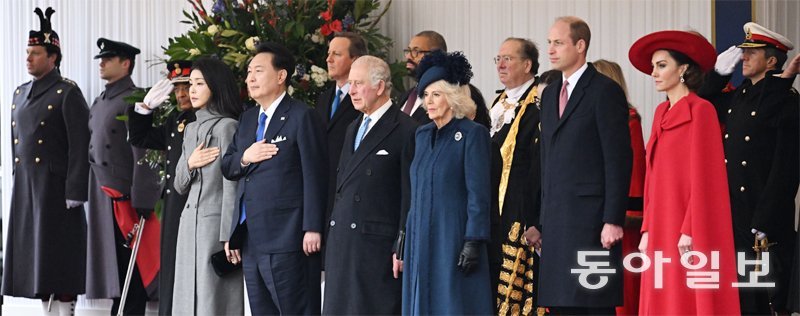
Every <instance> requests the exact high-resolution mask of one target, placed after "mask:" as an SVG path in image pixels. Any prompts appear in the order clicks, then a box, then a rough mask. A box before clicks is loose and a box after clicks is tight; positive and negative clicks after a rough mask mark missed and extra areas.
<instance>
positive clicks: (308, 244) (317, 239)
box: [303, 232, 322, 256]
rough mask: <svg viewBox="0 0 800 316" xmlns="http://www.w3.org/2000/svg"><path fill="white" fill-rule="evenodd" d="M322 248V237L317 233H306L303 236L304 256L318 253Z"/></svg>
mask: <svg viewBox="0 0 800 316" xmlns="http://www.w3.org/2000/svg"><path fill="white" fill-rule="evenodd" d="M321 248H322V235H320V233H318V232H306V234H305V236H303V252H305V253H306V256H310V255H311V254H314V253H317V252H319V250H320V249H321Z"/></svg>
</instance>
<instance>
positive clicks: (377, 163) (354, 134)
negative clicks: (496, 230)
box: [323, 56, 417, 315]
mask: <svg viewBox="0 0 800 316" xmlns="http://www.w3.org/2000/svg"><path fill="white" fill-rule="evenodd" d="M375 79H377V81H373V80H375ZM391 80H392V79H391V74H390V71H389V65H388V64H386V62H385V61H383V60H381V59H380V58H377V57H374V56H362V57H360V58H359V59H358V60H356V61H355V62H354V63H353V66H352V69H351V70H350V75H349V80H348V81H349V82H350V84H351V87H350V97H351V98H352V99H353V105H354V106H355V109H356V110H358V111H360V112H361V113H363V115H362V116H360V117H359V119H357V120H355V121H353V122H352V123H351V124H350V125H349V126H348V128H347V134H346V137H345V142H344V148H343V149H342V157H341V158H342V159H341V161H340V162H339V168H338V170H339V172H338V178H337V181H336V191H335V194H336V197H335V202H334V207H333V213H332V214H331V218H330V222H329V223H328V226H329V233H328V240H327V244H326V253H327V255H326V259H325V271H326V277H325V278H326V282H325V283H326V285H325V286H326V288H327V289H328V290H326V291H325V299H324V306H323V314H328V315H347V314H350V315H367V314H379V315H391V314H399V313H400V307H401V300H400V295H401V286H402V280H400V279H398V278H395V277H394V276H393V275H392V257H391V256H392V255H391V252H392V246H393V243H394V237H395V235H396V232H397V227H398V225H399V221H400V218H401V210H403V209H404V208H407V207H408V204H409V201H408V200H409V196H410V194H409V190H410V183H409V174H408V168H409V166H410V164H411V159H412V158H413V138H414V131H415V130H416V127H417V124H416V122H415V121H414V120H413V119H412V118H411V117H409V116H408V115H406V114H405V113H402V112H401V111H400V109H399V108H398V107H395V106H392V101H391V99H390V98H389V94H390V93H391V91H392V81H391ZM367 120H368V121H367ZM365 121H367V123H363V122H365ZM364 124H367V125H366V127H365V128H362V125H364ZM362 129H363V131H362Z"/></svg>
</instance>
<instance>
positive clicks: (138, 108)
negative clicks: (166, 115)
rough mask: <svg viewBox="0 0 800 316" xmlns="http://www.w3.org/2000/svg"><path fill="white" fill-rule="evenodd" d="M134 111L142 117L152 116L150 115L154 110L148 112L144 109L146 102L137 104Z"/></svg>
mask: <svg viewBox="0 0 800 316" xmlns="http://www.w3.org/2000/svg"><path fill="white" fill-rule="evenodd" d="M133 110H134V111H136V113H139V114H141V115H150V113H153V110H148V109H145V108H144V102H136V105H135V106H134V107H133Z"/></svg>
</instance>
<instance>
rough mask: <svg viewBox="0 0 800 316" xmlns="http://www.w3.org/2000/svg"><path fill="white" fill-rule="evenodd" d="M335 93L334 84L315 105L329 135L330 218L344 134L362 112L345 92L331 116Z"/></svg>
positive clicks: (328, 186)
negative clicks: (357, 109) (354, 106)
mask: <svg viewBox="0 0 800 316" xmlns="http://www.w3.org/2000/svg"><path fill="white" fill-rule="evenodd" d="M334 93H336V86H335V85H332V86H331V87H330V88H328V89H327V90H325V91H324V92H322V94H320V95H319V97H318V98H317V104H316V106H315V107H314V109H315V110H316V111H317V114H319V116H320V117H321V118H322V122H323V126H325V128H324V129H325V131H326V133H327V137H328V139H327V140H328V183H327V192H328V200H327V201H326V204H325V218H326V219H328V218H330V216H331V210H332V209H333V191H334V190H335V187H336V167H337V166H338V165H339V155H340V154H341V153H342V144H343V143H344V135H345V133H347V126H348V125H350V123H352V122H353V120H355V119H356V117H358V116H359V115H360V114H361V112H358V111H356V109H355V108H353V101H351V100H350V95H347V94H345V95H344V96H343V97H342V99H341V100H340V102H339V106H338V107H337V108H336V113H334V114H333V117H331V114H330V113H331V105H332V104H333V97H334ZM326 231H327V227H326Z"/></svg>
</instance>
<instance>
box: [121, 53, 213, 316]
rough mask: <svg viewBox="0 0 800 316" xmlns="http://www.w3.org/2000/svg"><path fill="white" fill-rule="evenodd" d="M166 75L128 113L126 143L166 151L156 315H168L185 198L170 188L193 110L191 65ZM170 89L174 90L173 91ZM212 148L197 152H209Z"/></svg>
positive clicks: (171, 65)
mask: <svg viewBox="0 0 800 316" xmlns="http://www.w3.org/2000/svg"><path fill="white" fill-rule="evenodd" d="M167 70H168V71H169V74H168V75H167V79H164V80H162V81H160V82H159V83H157V84H156V85H154V86H153V88H151V89H150V91H148V92H147V96H145V98H144V102H138V103H136V106H135V107H133V108H129V110H128V141H130V143H131V145H133V146H136V147H139V148H147V149H153V150H165V151H166V175H165V176H164V177H165V178H166V179H164V180H165V185H164V191H163V192H162V197H163V198H164V208H163V209H162V211H161V270H160V271H159V279H158V314H159V315H170V314H172V289H173V284H174V282H175V248H176V245H177V242H178V226H179V224H180V219H181V212H182V211H183V207H184V206H185V205H186V195H183V194H178V192H176V191H175V188H174V187H173V181H174V180H175V179H174V178H173V177H175V165H177V164H178V159H180V157H181V152H182V150H181V148H182V146H183V131H184V130H185V129H186V125H188V124H189V123H191V122H194V120H195V116H194V109H192V103H191V101H190V99H189V73H191V70H192V62H191V61H188V60H178V61H170V62H167ZM173 88H174V89H173ZM173 90H174V92H175V100H176V101H177V103H178V104H177V105H176V109H175V110H174V111H172V113H170V114H169V116H168V117H167V118H166V121H165V122H164V124H163V125H161V126H158V127H154V126H153V115H154V114H153V111H154V110H155V109H156V108H158V107H159V106H161V105H162V103H163V102H165V101H166V100H167V99H168V98H169V94H170V91H173ZM209 150H214V149H209V148H205V149H201V151H209Z"/></svg>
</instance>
